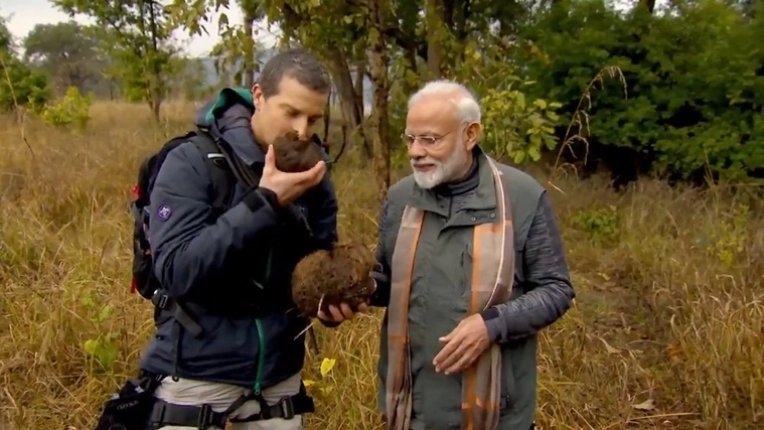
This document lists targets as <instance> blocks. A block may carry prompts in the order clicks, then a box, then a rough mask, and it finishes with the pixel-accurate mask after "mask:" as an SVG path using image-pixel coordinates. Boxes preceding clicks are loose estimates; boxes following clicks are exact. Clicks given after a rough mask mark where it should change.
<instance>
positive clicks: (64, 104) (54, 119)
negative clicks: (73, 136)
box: [42, 87, 93, 129]
mask: <svg viewBox="0 0 764 430" xmlns="http://www.w3.org/2000/svg"><path fill="white" fill-rule="evenodd" d="M92 103H93V95H92V94H88V95H87V96H83V95H82V94H80V91H79V90H78V89H77V87H69V88H68V89H67V90H66V94H65V95H64V97H62V98H61V99H60V100H58V101H57V102H56V103H54V104H52V105H48V106H46V107H45V108H44V109H43V112H42V118H43V120H45V122H47V123H48V124H51V125H54V126H56V127H69V126H72V125H73V126H75V127H77V128H79V129H84V128H85V127H86V126H87V124H88V120H90V105H91V104H92Z"/></svg>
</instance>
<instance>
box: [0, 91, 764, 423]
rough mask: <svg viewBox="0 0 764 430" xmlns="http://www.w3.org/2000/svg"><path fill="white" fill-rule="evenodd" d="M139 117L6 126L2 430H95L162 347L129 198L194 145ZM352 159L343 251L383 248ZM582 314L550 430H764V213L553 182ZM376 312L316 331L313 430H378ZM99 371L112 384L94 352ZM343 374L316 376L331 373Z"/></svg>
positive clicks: (551, 358) (679, 196)
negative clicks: (107, 406) (137, 289)
mask: <svg viewBox="0 0 764 430" xmlns="http://www.w3.org/2000/svg"><path fill="white" fill-rule="evenodd" d="M168 108H169V109H170V114H169V115H168V117H170V118H172V120H169V121H166V122H165V123H163V124H162V125H161V126H160V127H154V126H152V125H151V122H150V117H149V114H148V109H147V108H146V107H144V106H142V105H141V106H129V105H113V104H97V105H95V106H94V107H93V108H92V113H93V120H92V122H91V126H90V129H89V130H88V131H87V133H77V132H67V131H63V132H59V131H54V130H53V129H51V128H49V127H47V126H45V125H42V124H38V123H35V122H34V120H29V121H28V122H27V123H26V124H25V135H26V137H27V139H28V141H29V143H30V145H31V146H32V147H33V149H34V153H35V155H36V156H35V157H34V158H33V157H32V156H31V155H30V152H29V150H28V148H27V147H26V145H25V144H24V142H23V141H22V140H21V138H20V134H19V131H18V128H17V127H16V125H15V124H14V123H13V119H12V117H10V116H9V117H3V118H0V150H1V151H2V153H3V157H2V159H0V199H2V205H0V219H2V224H0V285H2V287H3V294H2V295H0V312H2V316H0V429H3V430H5V429H6V428H7V429H64V428H66V426H72V427H74V428H76V429H86V428H92V425H93V420H94V418H95V415H96V413H97V411H98V408H99V406H100V404H101V402H102V401H103V400H104V399H105V398H106V397H107V396H108V395H109V394H110V393H111V391H112V390H113V389H114V388H115V387H116V386H117V384H119V383H121V382H122V381H123V379H124V378H126V377H127V376H128V375H129V374H130V373H131V372H133V371H134V369H135V363H136V361H137V359H138V356H139V354H140V352H141V350H142V348H143V346H144V343H145V342H146V340H147V339H148V338H149V337H150V336H151V328H152V325H151V310H150V307H149V305H148V303H147V302H145V301H142V300H140V299H139V298H138V297H136V296H135V295H131V294H130V293H129V291H128V290H129V271H130V242H129V241H130V236H129V235H130V232H131V230H130V218H129V215H128V212H127V203H128V199H129V188H130V186H131V184H132V182H133V181H134V175H135V169H136V166H137V163H138V161H139V159H140V157H142V156H143V155H144V154H146V153H147V152H148V151H149V150H151V148H153V147H155V146H156V145H157V144H158V142H161V141H162V140H163V139H164V138H166V137H168V136H170V135H171V134H174V133H177V132H180V131H184V130H185V129H186V128H187V125H186V124H187V123H186V118H188V117H184V116H183V114H184V113H187V108H185V107H182V106H179V107H173V106H169V107H168ZM350 161H352V158H351V157H350V156H346V158H345V160H344V162H345V163H341V167H339V168H338V169H339V170H338V171H337V172H336V173H335V176H336V179H337V181H336V183H337V186H338V192H339V196H340V200H341V213H340V227H341V232H340V233H341V234H342V235H346V236H352V237H353V238H354V239H356V240H359V241H362V242H363V243H366V244H368V245H370V246H371V245H373V244H374V240H375V235H376V230H375V229H376V227H375V219H376V215H377V214H376V211H377V208H376V204H375V203H374V199H375V195H376V191H375V190H374V189H373V188H372V187H363V186H362V185H361V184H362V181H363V180H364V179H368V178H369V174H368V171H366V170H362V169H357V168H352V167H350V165H351V164H352V163H349V162H350ZM555 185H557V186H558V187H560V189H562V190H564V191H565V193H566V194H565V195H562V194H560V193H557V192H554V199H555V203H556V207H557V211H558V214H559V216H560V219H561V223H562V225H563V233H564V236H565V242H566V246H567V251H568V256H569V261H570V264H571V267H572V270H573V274H574V281H575V286H576V289H577V292H578V299H577V301H576V305H575V307H574V308H573V309H572V310H571V311H570V312H569V313H568V314H567V315H566V316H565V318H564V319H563V320H561V321H560V322H559V323H557V324H555V325H554V326H553V327H552V328H550V329H548V330H546V331H545V332H544V333H543V334H542V337H541V338H542V341H541V342H542V343H541V348H540V354H539V366H540V371H541V375H540V380H539V403H538V418H539V423H540V425H541V427H542V428H545V429H546V428H558V429H621V428H677V429H679V428H681V429H690V428H703V429H753V428H760V427H761V426H762V424H764V362H763V361H762V357H764V345H763V342H762V340H763V339H764V322H763V320H764V318H763V317H764V303H762V300H763V299H764V288H762V284H763V283H764V282H763V281H764V221H762V217H761V216H760V215H758V214H759V213H761V212H760V211H761V206H762V205H761V203H757V202H756V200H755V199H753V198H752V197H751V196H747V195H745V193H738V194H737V195H733V194H732V193H731V192H729V191H727V190H724V189H711V190H707V191H704V192H703V191H697V190H677V189H670V188H668V187H667V186H666V185H664V184H661V183H658V182H650V181H645V182H641V183H640V184H638V186H637V187H636V188H635V189H634V190H632V191H629V192H627V193H625V194H622V195H616V194H614V193H612V192H611V191H609V190H608V189H607V188H606V187H605V186H604V184H601V183H598V182H597V180H592V181H588V182H576V181H572V180H565V179H564V178H562V179H556V180H555ZM379 317H380V315H379V313H375V314H372V315H363V316H361V317H359V318H358V319H357V320H355V321H353V322H351V323H348V324H344V325H343V326H342V327H340V328H339V329H336V330H334V331H332V330H328V329H325V328H323V327H318V328H317V332H318V338H319V339H318V340H319V346H320V354H319V356H310V357H309V361H308V364H307V367H306V371H305V372H306V377H307V378H310V379H312V380H314V381H316V383H315V384H314V385H312V386H311V388H310V389H311V391H312V392H313V394H314V395H315V397H316V400H317V403H318V408H319V411H318V413H317V414H315V415H314V416H312V417H311V418H310V421H309V427H308V428H326V429H364V430H365V429H373V428H376V427H377V426H378V421H377V413H376V410H375V398H376V376H375V367H376V355H377V336H376V335H377V329H378V324H379ZM88 341H90V342H89V343H88V348H91V350H92V348H95V347H97V346H99V345H100V346H101V350H100V351H98V350H97V348H96V352H97V353H99V354H100V355H101V357H102V358H103V359H108V358H109V355H110V354H113V356H112V357H111V358H113V359H114V362H113V364H112V365H111V366H110V367H107V368H103V367H102V366H100V365H99V364H98V361H97V360H94V359H93V358H92V357H90V356H89V355H88V354H87V353H86V347H85V344H86V343H87V342H88ZM326 357H329V358H334V359H336V365H335V367H334V368H333V369H332V370H331V372H330V373H329V374H328V375H327V376H326V377H322V376H321V374H320V372H319V366H320V363H321V361H322V359H323V358H326Z"/></svg>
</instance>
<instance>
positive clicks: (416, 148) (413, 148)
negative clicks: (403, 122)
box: [408, 141, 427, 160]
mask: <svg viewBox="0 0 764 430" xmlns="http://www.w3.org/2000/svg"><path fill="white" fill-rule="evenodd" d="M408 147H409V151H408V152H409V157H411V158H413V159H415V160H416V159H418V158H423V157H425V156H427V153H426V152H425V150H424V148H422V145H419V143H418V141H414V142H412V143H411V144H410V145H409V146H408Z"/></svg>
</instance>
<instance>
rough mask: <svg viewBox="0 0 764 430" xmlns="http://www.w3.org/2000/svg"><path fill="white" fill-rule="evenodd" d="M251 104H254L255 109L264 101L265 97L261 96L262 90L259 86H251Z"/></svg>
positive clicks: (256, 84) (255, 84)
mask: <svg viewBox="0 0 764 430" xmlns="http://www.w3.org/2000/svg"><path fill="white" fill-rule="evenodd" d="M251 91H252V102H253V103H254V104H255V107H257V106H258V105H261V104H262V103H263V101H264V100H265V95H264V94H263V89H262V88H260V84H258V83H254V84H252V90H251Z"/></svg>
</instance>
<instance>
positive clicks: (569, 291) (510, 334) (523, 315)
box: [482, 193, 575, 343]
mask: <svg viewBox="0 0 764 430" xmlns="http://www.w3.org/2000/svg"><path fill="white" fill-rule="evenodd" d="M523 255H524V258H523V261H521V262H518V263H519V264H523V265H524V271H525V273H526V283H527V284H528V286H529V288H528V291H527V292H526V293H525V294H523V295H521V296H520V297H518V298H516V299H514V300H510V301H509V302H506V303H502V304H499V305H496V306H493V307H491V308H488V309H486V310H485V311H483V313H482V316H483V318H484V320H485V322H486V326H487V328H488V335H489V337H490V338H491V340H493V341H494V342H499V343H502V342H508V341H510V340H513V339H519V338H523V337H528V336H532V335H534V334H535V333H537V332H538V331H539V330H541V329H543V328H545V327H547V326H549V325H551V324H552V323H554V322H555V321H556V320H557V319H559V318H560V317H562V315H563V314H564V313H565V312H566V311H567V310H568V308H569V307H570V305H571V303H572V301H573V299H574V298H575V292H574V291H573V286H572V284H571V281H570V274H569V272H568V265H567V262H566V260H565V251H564V249H563V245H562V238H561V236H560V233H559V230H558V228H557V225H556V223H555V220H554V214H553V211H552V207H551V204H550V202H549V197H548V196H547V194H546V193H543V194H542V195H541V198H540V199H539V203H538V207H537V210H536V214H535V216H534V218H533V221H532V223H531V227H530V231H529V233H528V239H527V241H526V246H525V252H524V253H523Z"/></svg>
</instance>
